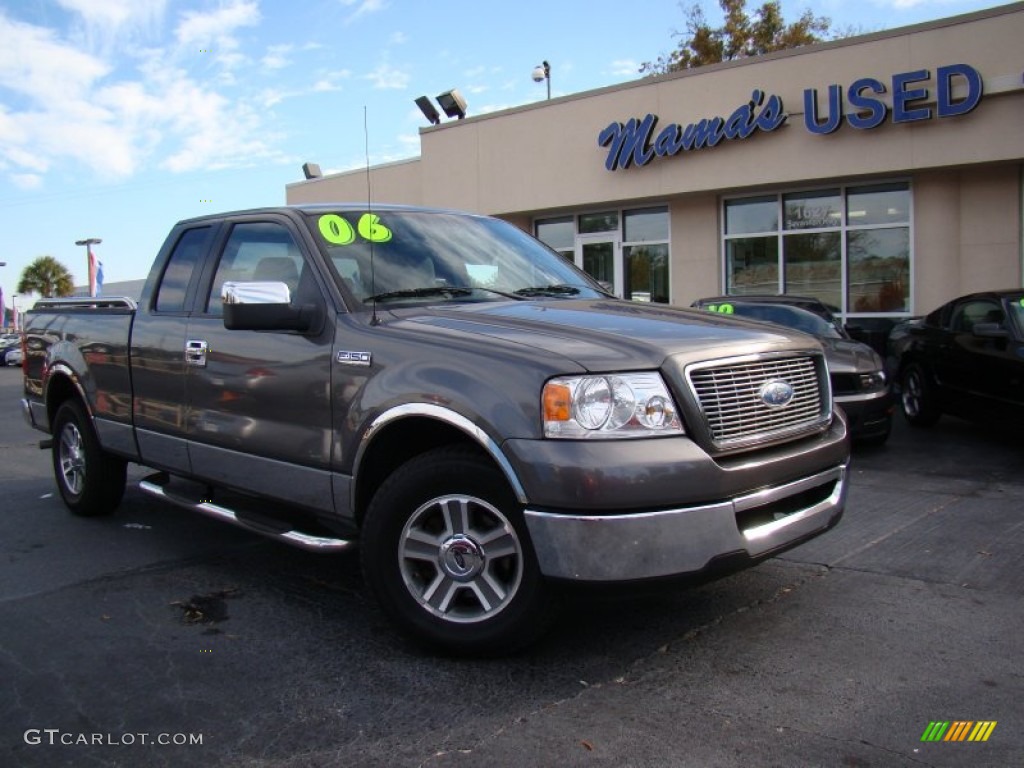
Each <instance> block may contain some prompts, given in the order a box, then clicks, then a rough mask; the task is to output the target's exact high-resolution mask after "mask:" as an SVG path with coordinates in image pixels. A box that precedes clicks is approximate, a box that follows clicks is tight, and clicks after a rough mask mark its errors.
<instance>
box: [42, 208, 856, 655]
mask: <svg viewBox="0 0 1024 768" xmlns="http://www.w3.org/2000/svg"><path fill="white" fill-rule="evenodd" d="M368 208H369V207H368V206H366V205H364V206H362V207H354V206H342V205H329V206H298V207H281V208H268V209H261V210H251V211H242V212H237V213H228V214H220V215H214V216H205V217H201V218H195V219H190V220H187V221H182V222H180V223H178V224H177V225H176V226H175V227H174V228H173V230H172V231H171V233H170V235H169V236H168V238H167V240H166V242H165V244H164V246H163V248H162V249H161V251H160V253H159V255H158V256H157V259H156V261H155V263H154V265H153V268H152V271H151V273H150V276H149V278H148V280H147V282H146V285H145V288H144V289H143V292H142V294H141V297H140V299H139V301H138V302H137V303H136V302H134V301H132V300H129V299H117V298H110V299H107V298H69V299H57V300H44V301H40V302H39V303H38V304H37V305H36V308H35V309H34V310H33V311H31V312H30V313H29V314H28V317H27V320H26V329H25V337H26V338H25V344H26V349H27V350H28V355H27V358H26V361H25V363H24V371H25V398H24V400H23V409H24V413H25V416H26V418H27V419H28V421H29V423H30V424H32V425H33V426H34V427H36V428H38V429H40V430H42V431H44V432H46V433H48V434H49V435H51V437H50V438H49V439H47V440H44V441H42V445H43V446H44V447H49V448H50V449H51V451H52V459H53V467H54V473H55V476H56V481H57V486H58V488H59V490H60V494H61V496H62V497H63V500H64V503H65V504H66V505H67V506H68V507H69V508H70V509H71V511H72V512H74V513H76V514H80V515H99V514H105V513H108V512H110V511H112V510H113V509H114V508H115V507H116V506H117V504H118V503H119V501H120V500H121V497H122V495H123V493H124V490H125V482H126V470H125V467H126V463H128V462H132V463H136V464H139V465H142V466H145V467H149V468H152V469H153V474H152V475H149V476H147V477H146V478H145V479H144V480H143V481H142V482H141V483H140V487H141V489H142V490H143V491H144V492H146V493H148V494H152V495H154V496H157V497H160V498H162V499H166V500H167V501H170V502H173V503H175V504H178V505H180V506H184V507H187V508H190V509H193V510H196V511H199V512H202V513H205V514H208V515H211V516H214V517H217V518H220V519H223V520H226V521H228V522H232V523H234V524H238V525H242V526H244V527H246V528H248V529H250V530H253V531H256V532H259V533H262V534H265V535H269V536H273V537H275V538H277V539H279V540H281V541H284V542H287V543H291V544H295V545H298V546H301V547H305V548H307V549H311V550H317V551H325V552H329V551H335V550H339V549H345V548H347V547H349V546H352V545H354V544H355V543H358V545H359V552H360V557H361V563H362V567H363V573H364V575H365V578H366V580H367V583H368V584H369V586H370V588H371V590H372V592H373V593H374V595H375V596H376V597H377V598H378V600H379V601H380V603H381V605H382V606H383V608H384V610H385V611H386V612H387V613H388V615H389V616H390V617H391V618H392V619H393V620H394V621H395V622H396V623H397V624H398V625H399V626H400V627H401V628H403V629H404V630H406V631H407V632H409V633H411V634H412V635H413V636H415V637H418V638H420V639H422V640H426V641H428V642H430V643H432V644H434V645H439V646H442V647H446V648H448V649H451V650H456V651H461V652H484V653H487V652H501V651H505V650H509V649H512V648H515V647H518V646H521V645H523V644H525V643H527V642H529V641H531V640H533V639H534V638H535V637H537V636H538V635H539V633H540V632H541V631H543V630H544V629H545V627H546V626H547V624H548V623H549V622H548V619H549V618H550V617H551V615H552V612H553V608H552V606H553V604H554V600H553V596H554V594H555V593H556V592H557V591H560V590H555V589H553V586H555V585H556V584H557V582H565V581H571V582H591V583H602V582H626V581H634V580H651V579H659V578H662V577H671V576H679V575H699V574H708V573H715V574H717V573H722V572H728V571H729V570H735V569H736V568H739V567H743V566H747V565H751V564H754V563H756V562H758V561H760V560H762V559H764V558H766V557H768V556H770V555H772V554H774V553H777V552H779V551H781V550H783V549H786V548H788V547H792V546H794V545H796V544H797V543H799V542H801V541H804V540H806V539H807V538H809V537H812V536H814V535H817V534H819V533H821V532H823V531H825V530H827V529H828V528H830V527H831V526H833V525H834V524H835V523H836V522H837V521H838V520H839V518H840V516H841V514H842V511H843V505H844V503H845V498H846V489H847V473H846V466H847V462H848V458H849V440H848V437H847V434H846V425H845V422H844V420H843V417H842V415H841V413H840V412H839V411H838V409H837V410H833V407H832V399H831V392H830V389H829V377H828V371H827V368H826V364H825V360H824V356H823V354H822V349H821V347H820V346H819V345H818V343H817V342H816V341H815V340H814V339H813V338H811V337H809V336H805V335H803V334H798V333H794V332H790V331H787V330H786V329H783V328H781V327H780V328H769V327H767V326H765V325H763V324H756V323H751V322H748V321H745V320H742V319H735V318H730V317H723V316H719V315H713V314H710V313H706V312H700V311H698V310H689V309H677V308H672V307H666V306H655V305H651V304H641V303H634V302H629V301H624V300H620V299H616V298H614V297H612V296H610V295H608V293H607V292H606V291H605V290H604V288H603V287H602V286H601V285H600V284H599V283H597V282H595V281H594V280H592V279H591V278H590V277H589V276H588V275H586V274H585V273H584V272H582V271H581V270H578V269H577V268H576V267H575V266H573V265H572V264H570V263H568V262H566V261H565V260H564V259H562V258H561V257H560V256H559V255H557V254H556V253H554V252H553V251H551V250H549V249H548V248H546V247H545V246H544V245H542V244H540V243H539V242H538V241H536V240H534V239H533V238H532V237H530V236H529V235H527V234H526V233H524V232H523V231H521V230H520V229H519V228H517V227H515V226H514V225H512V224H510V223H507V222H504V221H500V220H497V219H493V218H488V217H484V216H476V215H470V214H465V213H458V212H452V211H440V210H425V209H418V208H407V207H395V206H390V207H389V206H380V207H378V206H374V207H373V209H372V210H368Z"/></svg>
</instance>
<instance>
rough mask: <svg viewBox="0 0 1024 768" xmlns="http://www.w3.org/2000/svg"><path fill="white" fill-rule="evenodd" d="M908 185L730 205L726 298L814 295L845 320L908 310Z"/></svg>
mask: <svg viewBox="0 0 1024 768" xmlns="http://www.w3.org/2000/svg"><path fill="white" fill-rule="evenodd" d="M910 202H911V197H910V185H909V184H908V183H906V182H899V183H888V184H873V185H862V186H847V187H832V188H827V189H815V190H807V191H795V192H788V193H785V194H780V195H760V196H757V197H747V198H737V199H733V200H726V201H725V203H724V215H723V217H722V221H723V230H724V231H723V234H722V240H723V248H722V250H723V260H724V266H725V283H726V292H727V293H729V294H752V293H790V294H794V295H804V296H814V297H816V298H819V299H821V300H822V301H823V302H825V303H826V304H828V305H830V306H832V307H835V308H836V309H837V310H839V311H841V312H842V313H843V314H844V315H850V314H852V315H871V314H906V313H907V312H909V311H910Z"/></svg>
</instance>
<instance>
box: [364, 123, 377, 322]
mask: <svg viewBox="0 0 1024 768" xmlns="http://www.w3.org/2000/svg"><path fill="white" fill-rule="evenodd" d="M363 145H364V153H365V155H366V214H367V215H368V216H372V215H373V195H372V194H371V192H370V130H369V128H368V126H367V120H366V105H365V104H364V105H363ZM370 300H371V301H372V302H373V305H372V306H373V310H372V313H371V315H370V325H380V318H379V317H378V316H377V275H376V273H375V272H374V269H373V238H370Z"/></svg>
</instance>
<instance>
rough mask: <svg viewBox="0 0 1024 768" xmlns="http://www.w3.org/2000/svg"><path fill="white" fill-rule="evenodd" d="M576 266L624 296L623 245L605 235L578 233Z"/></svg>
mask: <svg viewBox="0 0 1024 768" xmlns="http://www.w3.org/2000/svg"><path fill="white" fill-rule="evenodd" d="M576 266H578V267H580V268H581V269H582V270H583V271H584V272H586V273H587V274H588V275H590V276H591V277H593V278H594V279H595V280H599V281H600V282H602V283H604V285H605V287H608V288H610V289H611V291H612V293H614V294H615V295H616V296H618V297H619V298H621V297H622V245H621V243H620V242H619V241H618V240H616V239H614V238H611V237H609V236H608V235H606V234H603V235H577V237H576Z"/></svg>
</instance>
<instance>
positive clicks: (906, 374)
mask: <svg viewBox="0 0 1024 768" xmlns="http://www.w3.org/2000/svg"><path fill="white" fill-rule="evenodd" d="M900 406H901V408H902V410H903V416H904V417H905V418H906V420H907V422H908V423H909V424H912V425H913V426H915V427H930V426H931V425H932V424H934V423H935V422H936V421H938V420H939V416H941V415H942V412H941V411H940V410H939V406H938V404H937V403H936V402H935V391H934V389H933V387H932V383H931V380H930V379H929V378H928V374H927V373H925V371H924V368H922V367H921V366H920V365H918V364H917V363H911V364H910V365H908V366H907V367H906V368H904V369H903V374H902V376H901V377H900Z"/></svg>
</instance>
